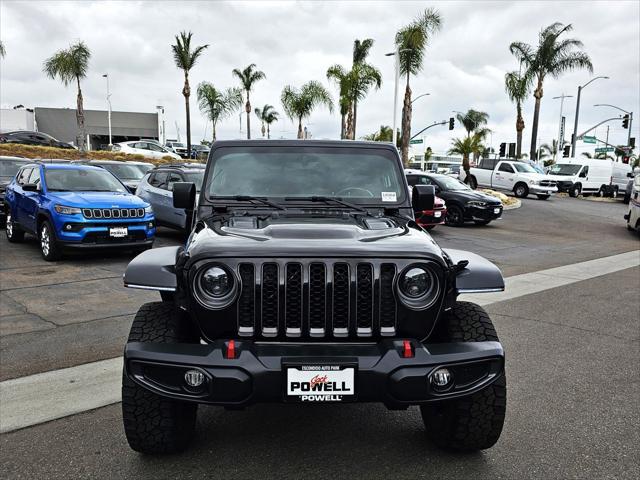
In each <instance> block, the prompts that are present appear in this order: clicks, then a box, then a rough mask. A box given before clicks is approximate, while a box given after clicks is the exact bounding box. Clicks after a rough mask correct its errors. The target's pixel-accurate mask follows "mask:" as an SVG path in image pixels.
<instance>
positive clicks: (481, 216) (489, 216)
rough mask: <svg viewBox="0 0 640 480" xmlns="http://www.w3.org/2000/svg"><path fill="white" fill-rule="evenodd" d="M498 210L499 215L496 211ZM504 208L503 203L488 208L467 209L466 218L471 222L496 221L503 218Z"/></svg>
mask: <svg viewBox="0 0 640 480" xmlns="http://www.w3.org/2000/svg"><path fill="white" fill-rule="evenodd" d="M496 209H498V213H496V212H495V210H496ZM503 210H504V208H503V206H502V204H501V203H497V204H494V205H487V206H486V207H469V206H467V207H465V218H466V219H469V220H496V219H498V218H500V217H501V216H502V212H503Z"/></svg>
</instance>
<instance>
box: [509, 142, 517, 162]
mask: <svg viewBox="0 0 640 480" xmlns="http://www.w3.org/2000/svg"><path fill="white" fill-rule="evenodd" d="M509 158H516V144H515V143H510V144H509Z"/></svg>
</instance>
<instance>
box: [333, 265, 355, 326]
mask: <svg viewBox="0 0 640 480" xmlns="http://www.w3.org/2000/svg"><path fill="white" fill-rule="evenodd" d="M350 286H351V279H350V278H349V264H348V263H336V264H335V265H334V266H333V318H332V320H333V335H334V336H336V337H346V336H347V335H348V334H349V289H350Z"/></svg>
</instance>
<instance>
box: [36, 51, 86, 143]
mask: <svg viewBox="0 0 640 480" xmlns="http://www.w3.org/2000/svg"><path fill="white" fill-rule="evenodd" d="M90 58H91V52H90V51H89V48H87V46H86V45H85V44H84V42H81V41H79V42H77V43H75V44H73V45H71V46H70V47H69V48H67V49H66V50H59V51H58V52H56V53H55V54H54V55H53V56H52V57H50V58H49V59H47V60H45V62H44V65H43V71H44V73H45V74H46V75H47V76H48V77H49V78H52V79H54V80H55V79H56V78H58V79H59V80H60V81H61V82H62V83H63V84H64V86H69V85H70V84H71V83H74V82H75V83H76V85H77V86H78V95H77V99H76V122H77V124H78V135H77V139H76V143H77V144H78V149H79V150H80V152H81V153H84V152H85V151H86V144H85V139H86V133H85V128H84V106H83V100H82V89H81V88H80V80H81V79H83V78H85V77H86V76H87V70H88V69H89V59H90Z"/></svg>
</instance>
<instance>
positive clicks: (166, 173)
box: [136, 164, 204, 231]
mask: <svg viewBox="0 0 640 480" xmlns="http://www.w3.org/2000/svg"><path fill="white" fill-rule="evenodd" d="M203 178H204V168H198V167H192V166H190V165H189V164H185V165H167V166H161V167H158V168H155V169H153V170H151V171H149V173H147V174H146V175H145V176H144V178H143V179H142V180H141V181H140V184H139V185H138V189H137V190H136V195H137V196H138V197H140V198H142V199H143V200H145V201H146V202H149V203H150V204H151V206H152V207H153V213H154V214H155V219H156V223H157V224H158V225H164V226H166V227H171V228H177V229H181V230H186V231H190V230H191V219H190V218H189V216H188V215H187V213H186V212H185V210H184V209H182V208H174V206H173V184H174V183H176V182H193V183H195V185H196V190H197V191H198V192H200V187H201V186H202V180H203Z"/></svg>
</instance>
